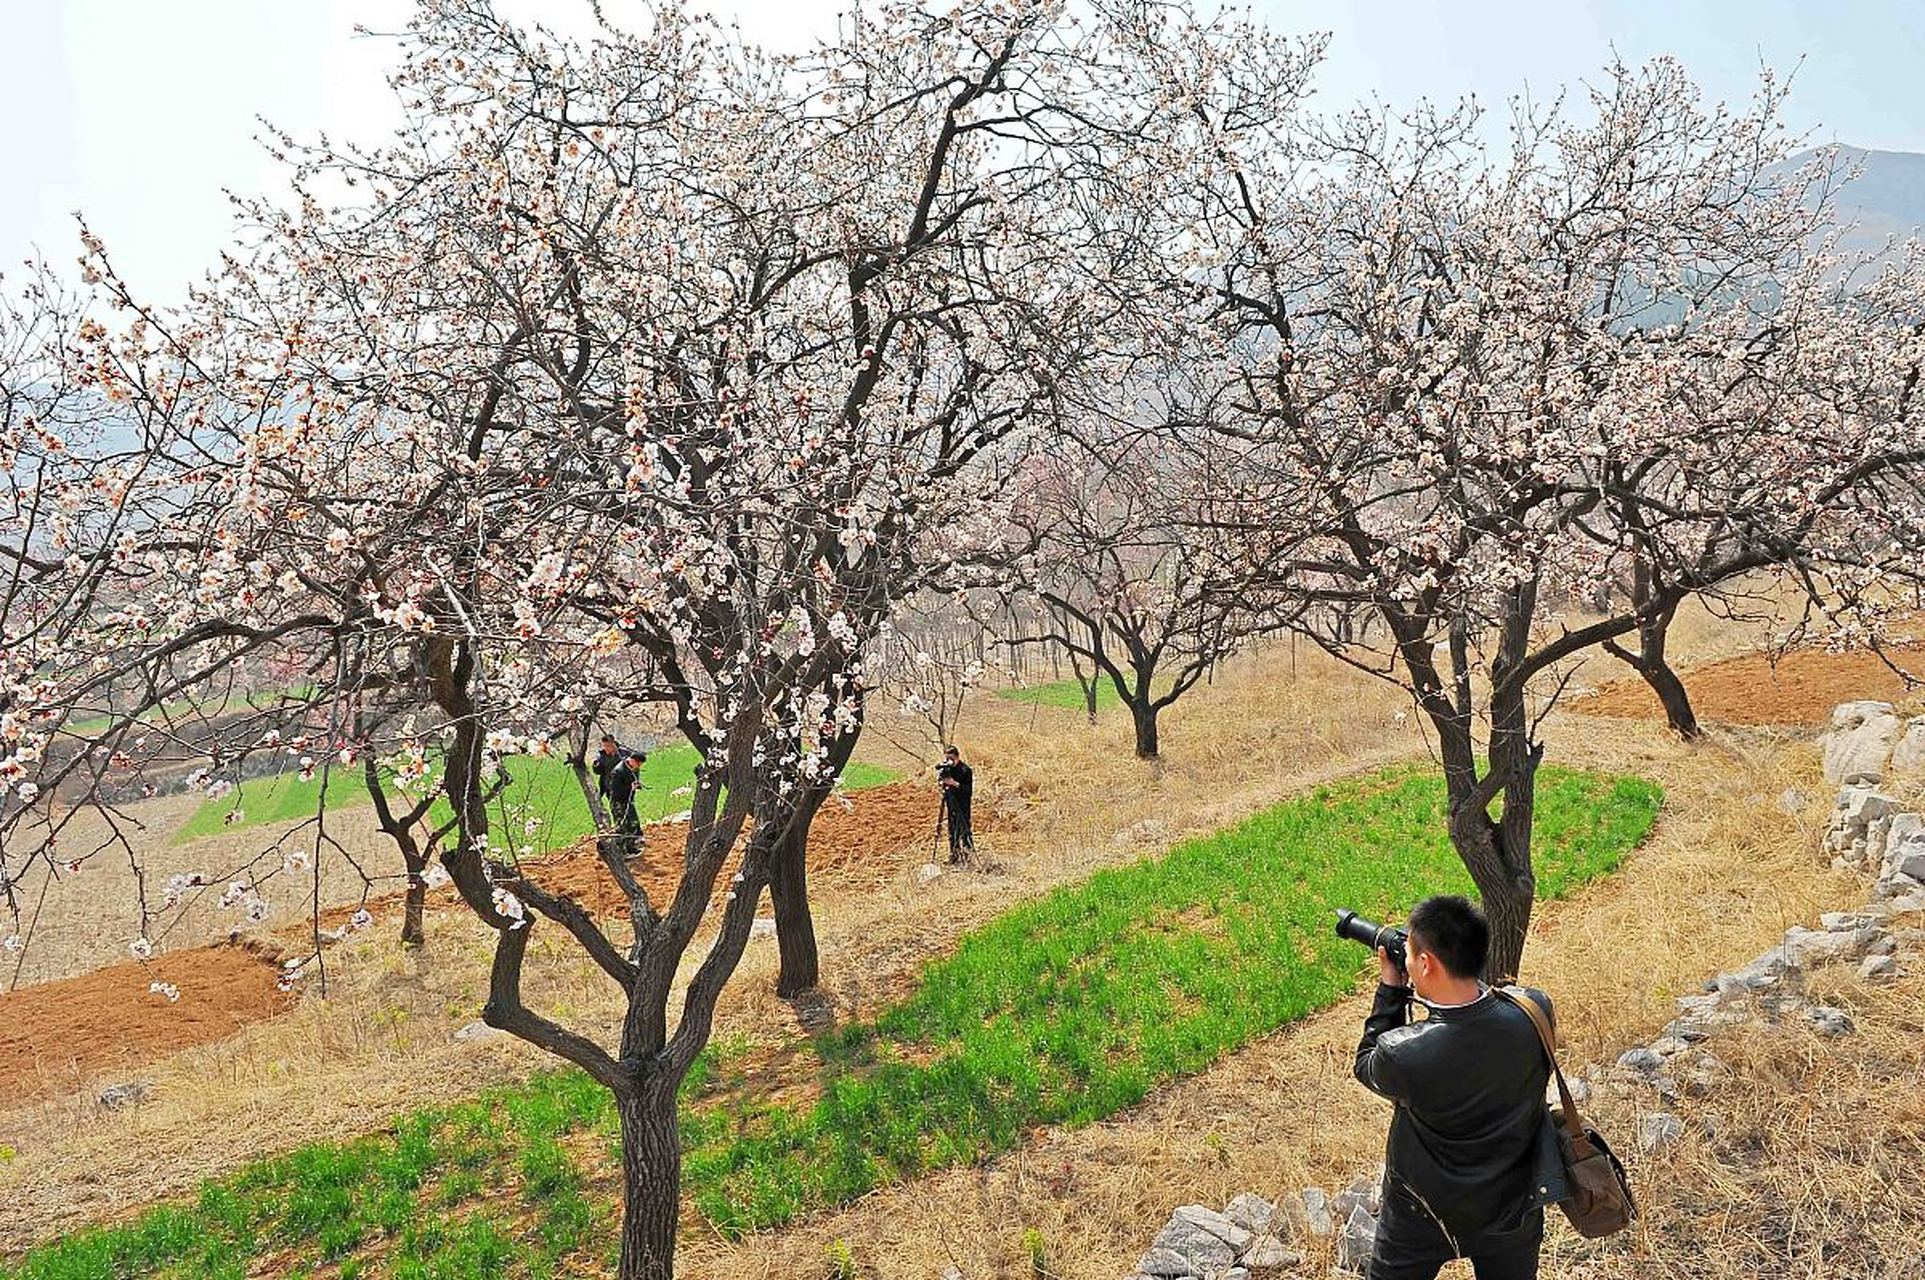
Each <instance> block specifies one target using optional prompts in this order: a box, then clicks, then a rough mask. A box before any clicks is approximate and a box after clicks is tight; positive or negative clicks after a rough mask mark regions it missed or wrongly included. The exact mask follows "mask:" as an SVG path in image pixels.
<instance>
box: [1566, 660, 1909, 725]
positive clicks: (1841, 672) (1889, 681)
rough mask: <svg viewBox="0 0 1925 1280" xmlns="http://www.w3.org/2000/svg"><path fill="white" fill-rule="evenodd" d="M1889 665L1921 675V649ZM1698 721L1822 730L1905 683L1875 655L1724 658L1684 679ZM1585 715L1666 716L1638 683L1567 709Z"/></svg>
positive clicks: (1622, 684)
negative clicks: (1844, 712) (1854, 706)
mask: <svg viewBox="0 0 1925 1280" xmlns="http://www.w3.org/2000/svg"><path fill="white" fill-rule="evenodd" d="M1891 658H1892V661H1894V662H1896V663H1898V664H1899V665H1901V666H1904V667H1907V668H1909V669H1911V670H1913V671H1915V672H1925V649H1905V650H1899V651H1896V652H1894V653H1893V654H1892V655H1891ZM1682 675H1683V679H1684V687H1685V690H1686V692H1688V693H1689V694H1690V695H1691V703H1692V706H1693V707H1695V708H1696V709H1697V713H1698V719H1700V720H1702V721H1705V722H1707V723H1712V724H1746V725H1797V726H1811V725H1819V724H1822V723H1824V721H1825V719H1826V717H1828V716H1829V715H1831V710H1832V708H1833V707H1835V706H1837V705H1838V704H1839V703H1841V702H1853V701H1856V700H1858V699H1861V698H1875V699H1882V700H1884V701H1887V702H1896V701H1899V700H1901V699H1903V698H1905V697H1907V696H1909V695H1908V691H1907V690H1906V688H1905V682H1904V680H1902V679H1901V678H1900V677H1899V676H1898V674H1897V673H1896V672H1894V671H1893V670H1892V668H1891V667H1890V666H1889V665H1887V664H1886V662H1885V660H1884V659H1883V658H1881V657H1879V656H1878V655H1877V654H1875V653H1868V652H1864V651H1857V652H1851V653H1826V652H1823V651H1822V650H1816V649H1799V650H1794V651H1793V652H1791V653H1787V654H1785V655H1783V656H1782V657H1780V658H1778V659H1777V661H1776V662H1773V661H1772V660H1771V659H1770V658H1769V657H1767V656H1766V655H1764V654H1746V655H1744V656H1742V657H1736V658H1726V659H1724V660H1722V661H1719V662H1711V663H1707V664H1705V665H1703V666H1696V667H1690V668H1688V669H1686V670H1685V671H1683V672H1682ZM1565 705H1566V706H1567V707H1568V709H1570V710H1572V711H1576V712H1580V713H1582V714H1584V715H1587V716H1614V717H1618V718H1621V719H1631V720H1661V719H1663V718H1664V709H1663V708H1662V707H1661V706H1659V705H1658V699H1657V696H1656V695H1655V694H1653V693H1652V692H1651V687H1650V686H1649V685H1647V684H1645V683H1644V681H1643V680H1640V679H1636V678H1632V679H1629V680H1613V681H1612V682H1611V683H1610V684H1607V685H1605V686H1603V687H1602V688H1600V689H1598V690H1597V691H1596V692H1595V693H1588V694H1585V695H1583V696H1581V697H1576V698H1572V699H1571V700H1570V701H1569V702H1568V703H1566V704H1565Z"/></svg>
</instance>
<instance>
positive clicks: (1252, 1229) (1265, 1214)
mask: <svg viewBox="0 0 1925 1280" xmlns="http://www.w3.org/2000/svg"><path fill="white" fill-rule="evenodd" d="M1223 1216H1224V1217H1226V1218H1228V1219H1229V1220H1230V1221H1232V1222H1234V1223H1236V1224H1237V1225H1238V1226H1239V1227H1242V1228H1243V1229H1244V1230H1245V1231H1248V1232H1249V1233H1250V1234H1251V1235H1253V1236H1260V1235H1262V1234H1263V1233H1264V1232H1266V1231H1268V1230H1269V1229H1270V1224H1271V1223H1272V1222H1274V1221H1275V1220H1276V1216H1277V1206H1275V1205H1274V1204H1271V1203H1270V1202H1269V1201H1268V1200H1265V1199H1264V1198H1263V1197H1262V1196H1260V1195H1254V1194H1252V1193H1251V1192H1248V1191H1245V1192H1243V1193H1242V1194H1240V1195H1238V1196H1236V1197H1235V1198H1233V1199H1232V1200H1231V1201H1230V1203H1229V1204H1227V1205H1225V1206H1223Z"/></svg>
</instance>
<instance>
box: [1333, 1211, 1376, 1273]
mask: <svg viewBox="0 0 1925 1280" xmlns="http://www.w3.org/2000/svg"><path fill="white" fill-rule="evenodd" d="M1376 1251H1377V1220H1376V1219H1375V1218H1373V1217H1371V1216H1370V1214H1369V1212H1368V1211H1367V1210H1366V1209H1365V1208H1364V1207H1363V1206H1362V1205H1358V1206H1357V1207H1356V1208H1354V1209H1352V1210H1351V1211H1350V1217H1349V1218H1348V1219H1347V1220H1346V1221H1345V1222H1344V1224H1343V1235H1342V1236H1341V1237H1339V1238H1338V1240H1337V1265H1338V1266H1340V1267H1342V1268H1344V1269H1345V1270H1347V1271H1359V1272H1361V1271H1363V1270H1365V1269H1366V1268H1367V1267H1369V1266H1370V1255H1371V1254H1373V1253H1375V1252H1376Z"/></svg>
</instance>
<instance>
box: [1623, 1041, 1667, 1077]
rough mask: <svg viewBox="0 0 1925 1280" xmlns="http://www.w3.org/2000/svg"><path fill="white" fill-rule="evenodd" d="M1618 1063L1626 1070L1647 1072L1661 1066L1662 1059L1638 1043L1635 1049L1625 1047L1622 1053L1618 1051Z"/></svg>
mask: <svg viewBox="0 0 1925 1280" xmlns="http://www.w3.org/2000/svg"><path fill="white" fill-rule="evenodd" d="M1618 1065H1619V1066H1620V1067H1623V1068H1624V1069H1625V1070H1627V1071H1638V1072H1645V1073H1649V1072H1652V1071H1656V1070H1657V1069H1658V1068H1659V1067H1661V1066H1663V1065H1664V1059H1663V1058H1660V1057H1659V1056H1658V1055H1657V1054H1655V1053H1653V1052H1652V1051H1651V1050H1649V1049H1647V1048H1645V1047H1644V1046H1643V1045H1639V1046H1638V1047H1637V1048H1635V1049H1626V1050H1625V1051H1624V1052H1623V1053H1620V1054H1619V1055H1618Z"/></svg>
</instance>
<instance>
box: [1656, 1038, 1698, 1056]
mask: <svg viewBox="0 0 1925 1280" xmlns="http://www.w3.org/2000/svg"><path fill="white" fill-rule="evenodd" d="M1648 1047H1649V1048H1650V1050H1651V1052H1652V1053H1655V1054H1657V1055H1658V1056H1659V1057H1660V1058H1668V1057H1670V1056H1671V1055H1673V1054H1676V1053H1683V1052H1684V1051H1685V1050H1686V1049H1688V1048H1690V1045H1689V1044H1688V1043H1687V1042H1685V1041H1683V1040H1680V1039H1679V1038H1678V1037H1677V1036H1659V1037H1658V1038H1657V1039H1656V1040H1653V1041H1652V1042H1651V1043H1650V1045H1649V1046H1648Z"/></svg>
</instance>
